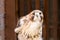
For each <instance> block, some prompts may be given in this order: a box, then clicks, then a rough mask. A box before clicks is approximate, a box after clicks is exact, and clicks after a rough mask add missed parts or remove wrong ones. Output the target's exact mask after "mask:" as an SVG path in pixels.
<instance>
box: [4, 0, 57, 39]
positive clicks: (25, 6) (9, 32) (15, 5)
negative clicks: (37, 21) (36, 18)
mask: <svg viewBox="0 0 60 40" xmlns="http://www.w3.org/2000/svg"><path fill="white" fill-rule="evenodd" d="M51 2H52V4H51ZM51 7H52V8H51ZM50 8H51V9H50ZM34 9H39V10H42V11H43V14H44V27H43V38H44V40H51V39H52V40H57V26H58V23H57V22H58V21H57V20H58V19H57V13H58V5H57V0H51V1H50V0H5V40H17V38H16V34H15V32H14V28H16V23H17V20H18V19H19V17H20V16H24V15H26V14H28V13H29V12H31V11H32V10H34ZM50 13H51V14H52V15H50ZM49 16H50V17H51V16H52V19H51V18H50V19H49ZM50 21H51V22H52V25H51V26H49V22H50Z"/></svg>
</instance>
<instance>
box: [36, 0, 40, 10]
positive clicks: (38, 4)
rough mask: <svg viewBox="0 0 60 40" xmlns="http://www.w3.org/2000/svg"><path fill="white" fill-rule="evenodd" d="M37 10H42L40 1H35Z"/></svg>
mask: <svg viewBox="0 0 60 40" xmlns="http://www.w3.org/2000/svg"><path fill="white" fill-rule="evenodd" d="M35 9H40V0H35Z"/></svg>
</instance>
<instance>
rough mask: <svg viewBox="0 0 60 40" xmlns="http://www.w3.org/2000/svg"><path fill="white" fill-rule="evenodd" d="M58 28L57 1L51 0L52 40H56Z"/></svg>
mask: <svg viewBox="0 0 60 40" xmlns="http://www.w3.org/2000/svg"><path fill="white" fill-rule="evenodd" d="M57 27H58V4H57V0H53V34H52V35H53V40H57Z"/></svg>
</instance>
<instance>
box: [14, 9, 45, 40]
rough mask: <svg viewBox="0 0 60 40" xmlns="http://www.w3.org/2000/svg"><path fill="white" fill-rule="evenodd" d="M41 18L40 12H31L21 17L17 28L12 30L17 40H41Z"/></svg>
mask: <svg viewBox="0 0 60 40" xmlns="http://www.w3.org/2000/svg"><path fill="white" fill-rule="evenodd" d="M43 18H44V17H43V12H42V11H40V10H33V11H32V12H30V13H29V14H27V15H26V16H23V17H21V18H20V19H19V21H18V23H17V26H19V27H18V28H15V30H14V31H15V32H16V33H18V40H43V39H42V25H43Z"/></svg>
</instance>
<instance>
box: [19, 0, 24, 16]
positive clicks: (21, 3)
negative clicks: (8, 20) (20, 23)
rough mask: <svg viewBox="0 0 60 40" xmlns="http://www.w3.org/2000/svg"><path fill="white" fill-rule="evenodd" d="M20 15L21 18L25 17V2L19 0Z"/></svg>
mask: <svg viewBox="0 0 60 40" xmlns="http://www.w3.org/2000/svg"><path fill="white" fill-rule="evenodd" d="M19 13H20V16H23V15H24V0H19Z"/></svg>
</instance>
